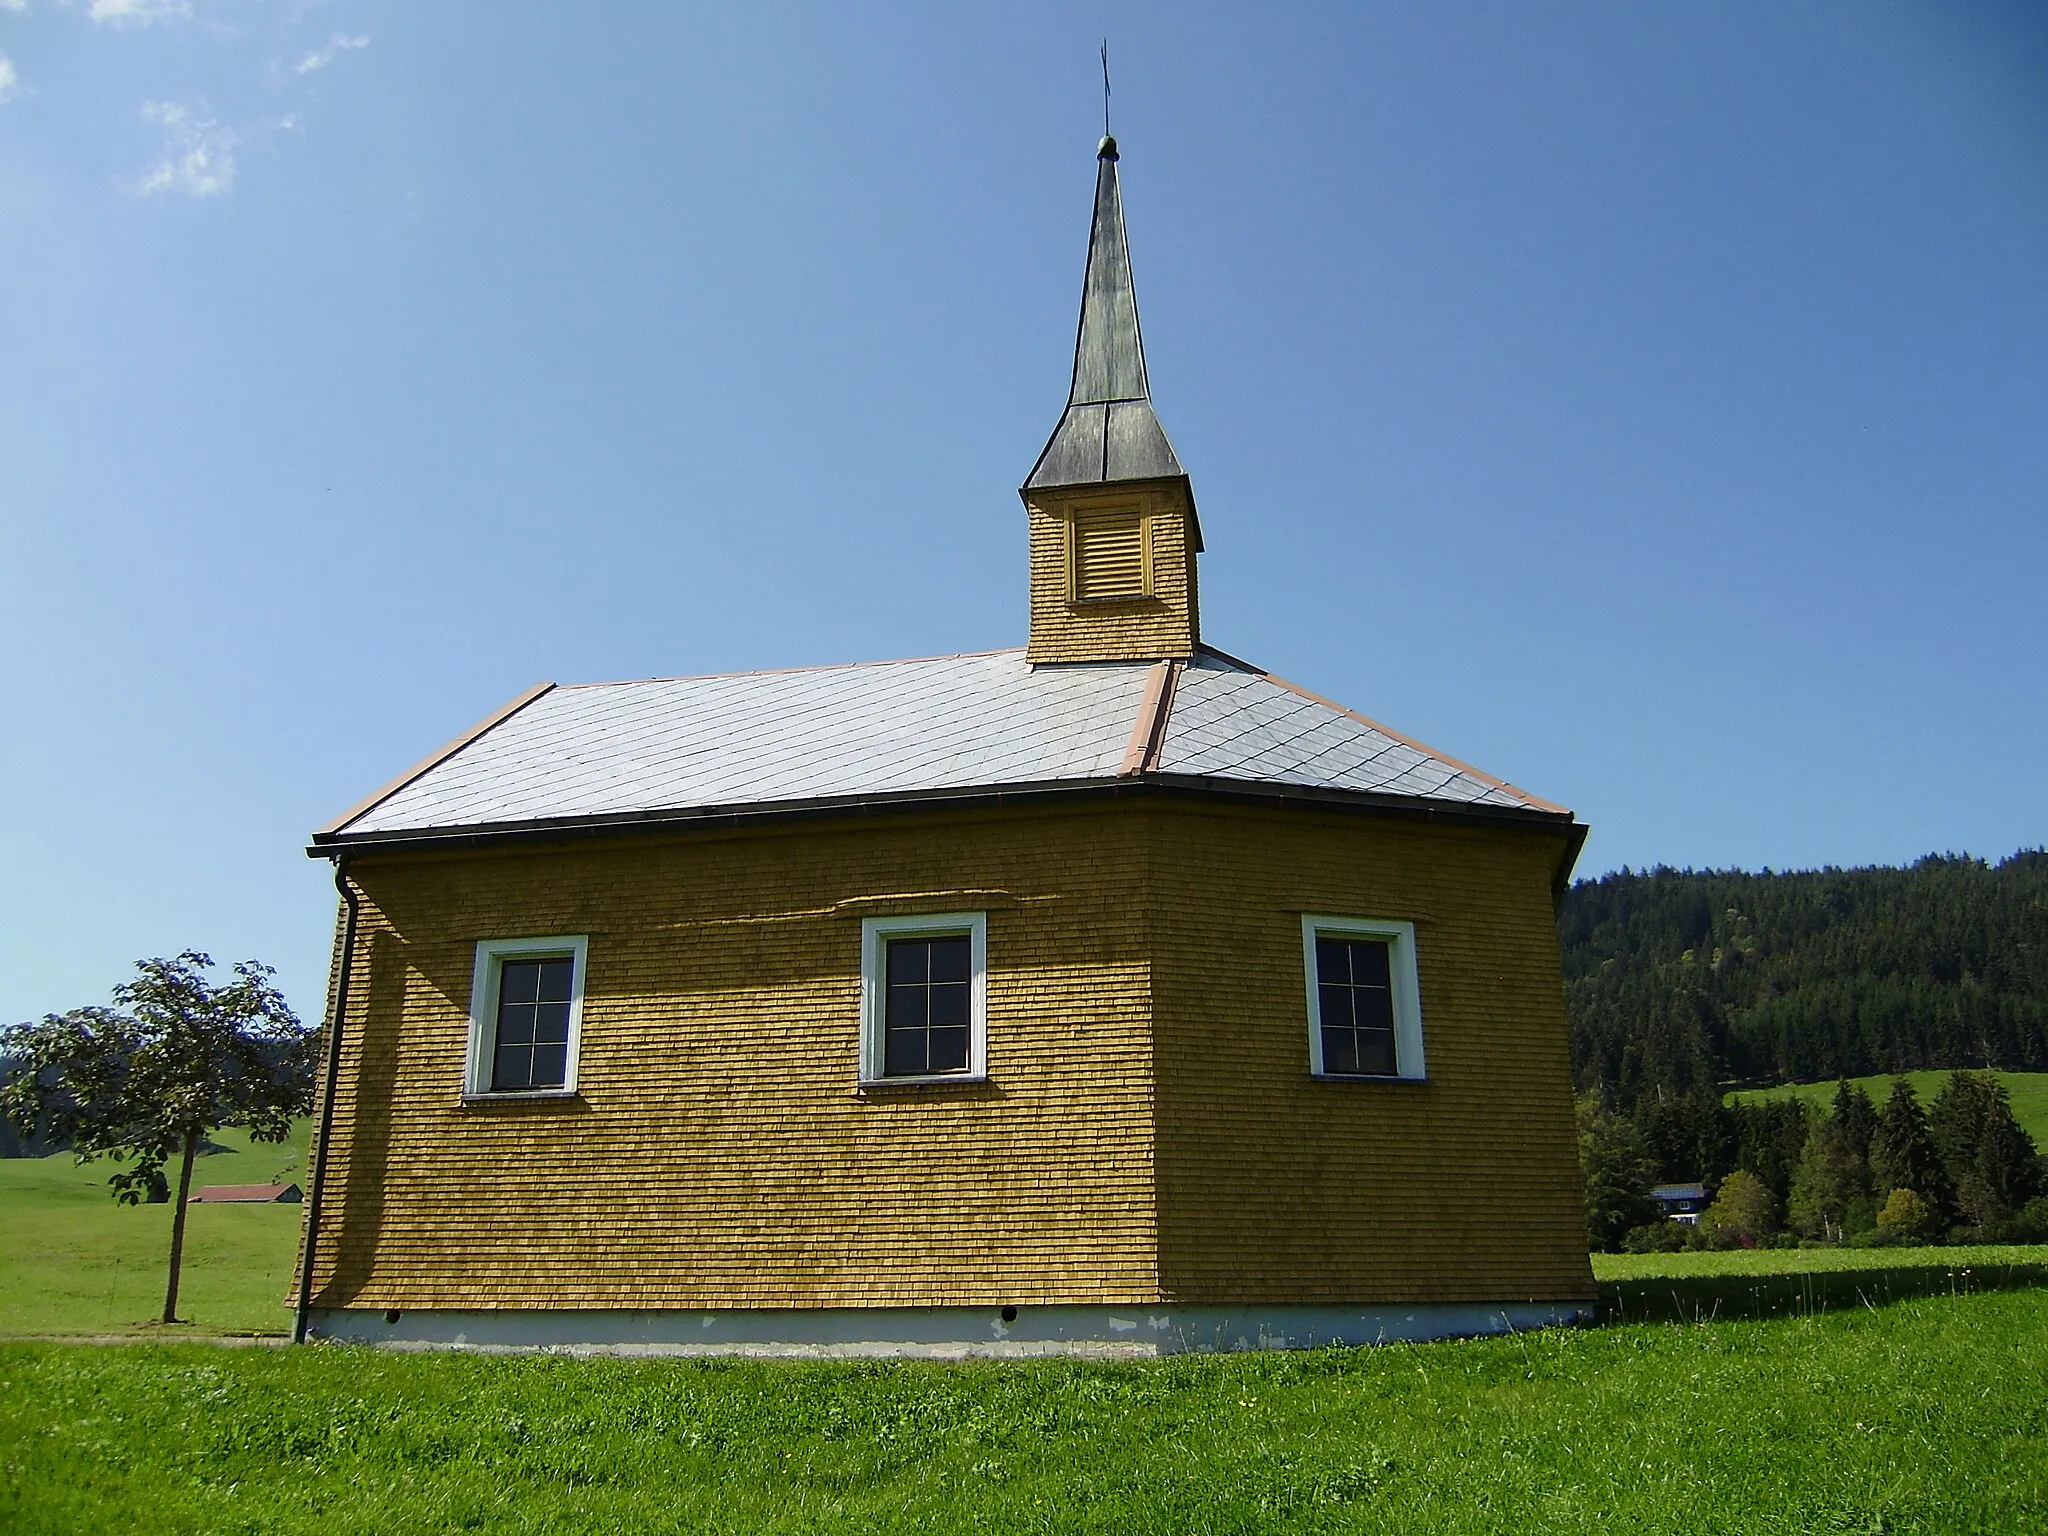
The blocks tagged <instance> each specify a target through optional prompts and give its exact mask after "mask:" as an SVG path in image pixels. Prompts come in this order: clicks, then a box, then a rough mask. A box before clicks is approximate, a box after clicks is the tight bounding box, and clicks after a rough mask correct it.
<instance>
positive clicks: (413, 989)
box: [315, 800, 1591, 1309]
mask: <svg viewBox="0 0 2048 1536" xmlns="http://www.w3.org/2000/svg"><path fill="white" fill-rule="evenodd" d="M1561 835H1562V834H1561V833H1551V832H1547V831H1542V830H1532V831H1529V832H1523V831H1520V830H1516V829H1512V828H1508V829H1501V828H1486V827H1462V826H1454V825H1445V824H1435V823H1420V822H1407V821H1396V820H1383V819H1380V818H1375V817H1364V816H1346V815H1334V814H1326V813H1318V812H1308V811H1303V812H1294V811H1281V810H1271V811H1268V810H1261V809H1245V808H1233V807H1228V806H1223V805H1213V806H1212V805H1209V804H1205V803H1201V802H1169V801H1159V800H1125V801H1116V802H1111V803H1108V804H1104V805H1101V806H1098V807H1095V808H1091V809H1083V810H1075V809H1066V810H1060V809H1052V808H1047V809H1040V810H1016V809H1011V810H1004V811H990V812H977V813H972V814H964V813H963V814H949V815H941V814H937V813H933V814H929V815H903V816H899V817H894V818H890V819H887V820H878V821H854V820H848V821H845V822H823V823H821V822H810V823H806V824H801V825H795V826H785V827H782V828H772V829H771V828H762V829H757V830H753V831H747V832H736V831H730V830H720V831H712V830H706V831H704V832H702V833H700V834H697V835H694V836H676V837H660V838H657V837H652V836H648V837H639V838H634V837H625V838H617V839H611V840H603V841H590V842H581V843H571V844H564V845H555V846H550V847H527V848H523V849H510V850H505V851H500V852H490V853H462V854H438V855H425V854H419V855H407V856H401V855H395V854H394V855H378V856H367V855H366V856H364V857H361V858H359V859H358V860H357V861H356V863H355V865H354V874H355V878H356V879H357V881H358V883H359V885H360V886H361V888H362V890H363V891H364V893H365V898H366V899H365V905H364V914H363V922H362V929H361V936H360V942H359V948H358V955H357V961H356V965H357V969H356V971H355V984H354V985H355V991H354V999H355V1000H354V1002H353V1004H352V1007H351V1018H350V1021H349V1026H348V1030H347V1033H346V1035H345V1037H344V1044H345V1051H344V1056H343V1064H342V1071H341V1076H340V1080H339V1085H338V1086H339V1099H338V1112H337V1122H336V1135H335V1143H334V1154H335V1155H334V1160H333V1162H332V1164H331V1171H330V1176H329V1177H330V1183H329V1185H328V1198H327V1208H326V1219H325V1221H324V1222H323V1228H324V1231H323V1235H322V1243H321V1248H320V1253H319V1264H318V1271H317V1287H316V1296H315V1300H316V1305H319V1306H322V1307H333V1306H353V1307H367V1308H400V1309H407V1308H432V1307H442V1308H477V1307H526V1308H534V1307H573V1308H585V1307H634V1308H658V1307H688V1308H719V1309H730V1308H747V1307H827V1306H829V1307H854V1306H876V1307H882V1306H888V1307H903V1306H968V1305H972V1306H981V1305H1002V1304H1005V1303H1017V1304H1020V1305H1033V1304H1055V1303H1061V1304H1088V1303H1114V1304H1123V1305H1131V1304H1141V1303H1144V1302H1149V1301H1178V1302H1185V1303H1191V1304H1204V1303H1232V1302H1257V1303H1266V1304H1279V1303H1318V1302H1321V1303H1346V1302H1358V1303H1368V1302H1388V1301H1391V1302H1399V1301H1417V1302H1421V1301H1429V1302H1437V1301H1442V1302H1451V1301H1467V1300H1477V1301H1522V1300H1544V1301H1552V1300H1559V1301H1563V1300H1579V1299H1583V1298H1585V1297H1587V1296H1589V1295H1590V1294H1591V1277H1590V1273H1589V1271H1588V1266H1587V1259H1586V1245H1585V1236H1584V1228H1583V1222H1582V1217H1581V1214H1580V1198H1579V1189H1578V1165H1577V1158H1576V1144H1575V1137H1574V1130H1573V1123H1572V1114H1571V1098H1570V1084H1569V1078H1568V1073H1567V1067H1566V1059H1565V1024H1564V1013H1563V1000H1562V986H1561V981H1560V977H1559V969H1558V957H1557V941H1556V936H1555V930H1554V925H1553V916H1552V906H1551V895H1550V886H1549V881H1550V872H1551V870H1552V868H1553V867H1554V863H1555V859H1556V856H1557V842H1558V837H1559V836H1561ZM969 909H972V910H982V911H986V912H987V914H988V922H987V927H988V970H989V983H988V1057H989V1077H990V1081H989V1082H988V1083H987V1084H985V1085H969V1084H950V1085H945V1086H942V1087H935V1088H928V1087H908V1086H906V1087H900V1088H879V1089H870V1090H867V1091H865V1092H863V1091H860V1090H858V1089H857V1088H856V1085H855V1079H856V1074H857V1066H858V1055H859V1027H860V1025H859V1014H860V1008H859V967H860V921H859V920H860V918H861V916H863V915H874V914H876V913H886V912H895V911H933V912H937V911H959V910H969ZM1304 911H1312V912H1323V913H1329V914H1353V915H1357V916H1360V917H1376V918H1400V919H1405V920H1408V921H1411V922H1413V923H1414V924H1415V929H1416V950H1417V957H1418V962H1419V967H1420V980H1421V995H1422V1012H1423V1029H1424V1037H1425V1043H1426V1050H1427V1059H1428V1070H1429V1077H1428V1080H1427V1081H1426V1082H1423V1083H1376V1082H1348V1083H1347V1082H1318V1081H1314V1080H1312V1079H1311V1078H1310V1076H1309V1073H1308V1060H1307V1035H1306V1031H1307V1019H1306V997H1305V991H1304V977H1303V974H1302V951H1301V929H1300V918H1301V914H1302V913H1303V912H1304ZM537 934H586V935H588V937H589V968H588V975H587V980H586V985H585V1003H584V1015H583V1037H582V1054H581V1066H580V1072H579V1087H580V1094H579V1097H578V1098H577V1099H576V1100H574V1101H570V1102H567V1103H564V1102H559V1101H556V1102H547V1101H543V1102H533V1103H501V1104H492V1105H468V1106H465V1105H464V1104H463V1103H462V1101H461V1090H462V1080H463V1060H464V1050H465V1045H466V1040H467V1030H468V1019H467V1012H468V1004H469V997H468V993H469V986H470V973H471V964H472V960H473V956H474V949H475V944H476V942H477V940H479V939H485V938H513V937H520V936H525V935H537Z"/></svg>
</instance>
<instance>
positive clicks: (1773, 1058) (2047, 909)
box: [1558, 850, 2048, 1110]
mask: <svg viewBox="0 0 2048 1536" xmlns="http://www.w3.org/2000/svg"><path fill="white" fill-rule="evenodd" d="M1558 929H1559V935H1560V938H1561V939H1562V942H1563V953H1564V977H1565V996H1566V1000H1567V1005H1568V1008H1569V1011H1570V1015H1571V1023H1572V1067H1573V1071H1574V1074H1575V1076H1576V1078H1577V1081H1578V1086H1579V1088H1580V1089H1581V1090H1587V1089H1598V1090H1600V1091H1601V1092H1602V1093H1603V1094H1604V1095H1605V1096H1606V1097H1607V1099H1608V1101H1609V1102H1610V1103H1611V1104H1613V1105H1614V1107H1616V1108H1618V1109H1622V1110H1633V1109H1634V1107H1635V1105H1636V1103H1637V1102H1638V1100H1640V1099H1641V1098H1643V1097H1644V1096H1646V1095H1649V1096H1658V1097H1665V1096H1670V1095H1674V1094H1676V1095H1685V1094H1689V1093H1693V1092H1696V1091H1699V1090H1701V1089H1703V1088H1704V1089H1710V1090H1712V1091H1713V1093H1714V1095H1715V1097H1716V1098H1718V1096H1719V1092H1720V1089H1721V1087H1722V1086H1723V1085H1733V1084H1742V1085H1762V1084H1767V1083H1780V1082H1793V1083H1807V1082H1819V1081H1825V1080H1833V1079H1835V1078H1838V1077H1862V1076H1866V1075H1869V1074H1871V1073H1879V1072H1899V1071H1907V1070H1911V1069H1918V1068H1947V1067H2004V1068H2007V1069H2010V1070H2014V1071H2041V1070H2048V852H2042V851H2040V850H2033V851H2027V852H2021V853H2016V854H2014V855H2013V856H2012V857H2010V858H2007V859H2003V860H2000V861H1999V862H1998V863H1996V864H1989V863H1986V862H1984V861H1983V860H1980V859H1972V858H1964V857H1956V856H1953V855H1951V856H1935V855H1930V856H1928V857H1927V858H1924V859H1921V860H1920V861H1919V862H1918V863H1916V864H1914V865H1912V866H1911V867H1910V868H1906V869H1890V868H1870V869H1821V870H1810V871H1798V872H1788V873H1782V874H1780V873H1773V872H1771V871H1769V870H1766V871H1764V872H1763V873H1761V874H1746V873H1742V872H1739V871H1720V870H1689V869H1688V870H1677V869H1652V870H1647V871H1642V872H1634V871H1630V870H1622V871H1621V872H1620V873H1618V874H1611V875H1606V876H1603V877H1602V878H1600V879H1598V880H1586V881H1581V882H1580V883H1579V884H1577V885H1575V886H1573V887H1572V888H1571V890H1569V891H1568V892H1567V893H1566V894H1565V897H1564V900H1563V902H1562V904H1561V906H1560V909H1559V913H1558Z"/></svg>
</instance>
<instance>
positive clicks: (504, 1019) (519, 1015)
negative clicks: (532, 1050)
mask: <svg viewBox="0 0 2048 1536" xmlns="http://www.w3.org/2000/svg"><path fill="white" fill-rule="evenodd" d="M498 1044H500V1045H531V1044H533V1009H532V1008H531V1007H520V1006H518V1005H517V1004H514V1005H512V1006H510V1007H503V1008H500V1009H499V1010H498Z"/></svg>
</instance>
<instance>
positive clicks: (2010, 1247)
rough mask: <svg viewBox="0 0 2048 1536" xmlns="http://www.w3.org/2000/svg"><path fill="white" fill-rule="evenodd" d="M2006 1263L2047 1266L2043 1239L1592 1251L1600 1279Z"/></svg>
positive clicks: (1973, 1267)
mask: <svg viewBox="0 0 2048 1536" xmlns="http://www.w3.org/2000/svg"><path fill="white" fill-rule="evenodd" d="M2008 1265H2021V1266H2027V1265H2031V1266H2035V1267H2039V1268H2042V1269H2048V1243H2031V1244H2028V1243H2007V1244H1999V1245H1993V1244H1985V1245H1981V1246H1977V1247H1955V1248H1734V1249H1729V1250H1727V1251H1726V1252H1711V1251H1710V1252H1706V1253H1596V1254H1594V1255H1593V1274H1594V1276H1595V1278H1597V1279H1600V1280H1617V1281H1619V1280H1656V1279H1669V1278H1687V1279H1689V1278H1692V1277H1694V1276H1702V1277H1704V1276H1716V1277H1720V1276H1748V1275H1811V1274H1823V1273H1827V1272H1830V1271H1841V1270H1891V1269H1939V1270H1953V1271H1957V1272H1962V1271H1991V1270H1996V1269H1998V1268H2001V1267H2004V1266H2008Z"/></svg>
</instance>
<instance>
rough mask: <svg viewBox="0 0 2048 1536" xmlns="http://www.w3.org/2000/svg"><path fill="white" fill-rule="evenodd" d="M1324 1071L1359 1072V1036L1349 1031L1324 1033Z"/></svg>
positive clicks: (1336, 1030)
mask: <svg viewBox="0 0 2048 1536" xmlns="http://www.w3.org/2000/svg"><path fill="white" fill-rule="evenodd" d="M1323 1070H1324V1071H1325V1072H1334V1073H1356V1072H1357V1071H1358V1035H1357V1032H1356V1031H1354V1030H1349V1029H1326V1030H1324V1031H1323Z"/></svg>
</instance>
